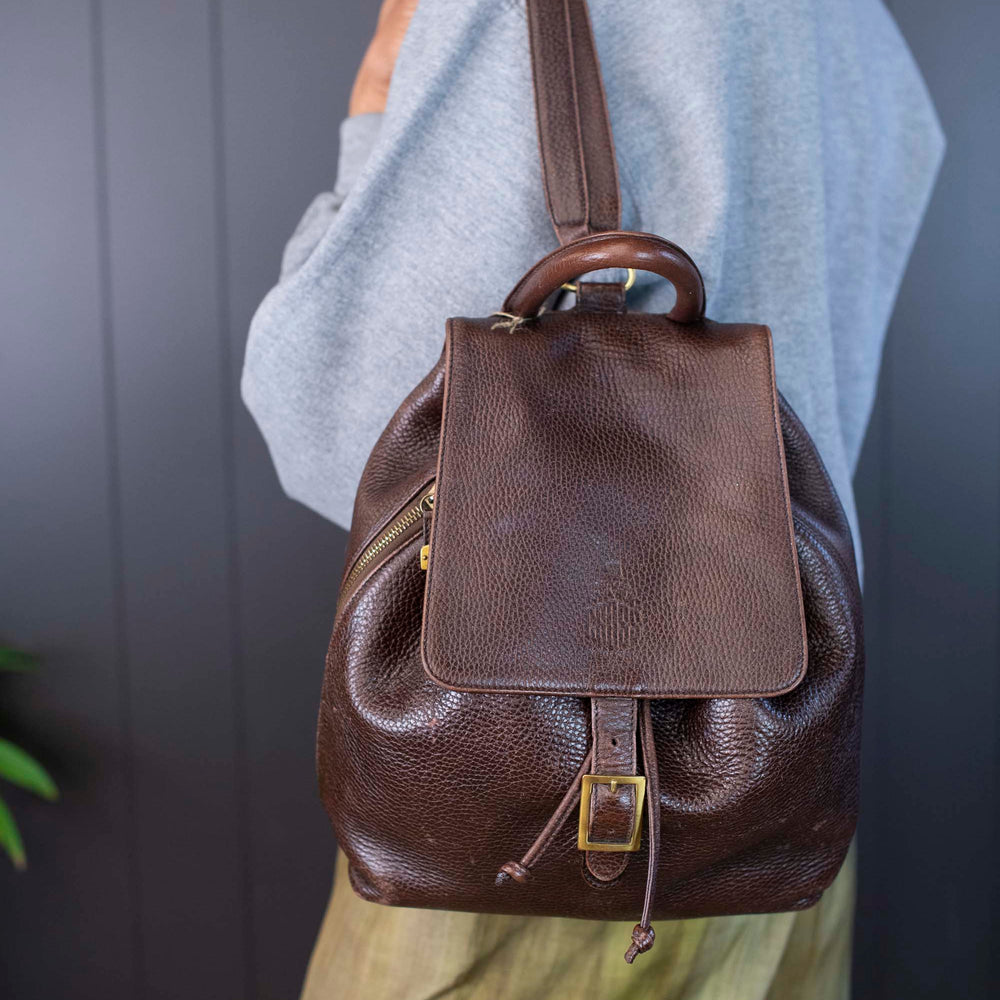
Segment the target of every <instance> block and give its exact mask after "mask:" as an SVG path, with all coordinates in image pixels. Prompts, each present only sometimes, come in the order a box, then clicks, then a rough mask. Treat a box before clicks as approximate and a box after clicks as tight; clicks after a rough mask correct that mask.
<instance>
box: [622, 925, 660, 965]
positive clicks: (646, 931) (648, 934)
mask: <svg viewBox="0 0 1000 1000" xmlns="http://www.w3.org/2000/svg"><path fill="white" fill-rule="evenodd" d="M655 940H656V932H655V931H654V930H653V928H652V927H651V926H650V927H643V926H642V924H636V925H635V927H633V928H632V943H631V944H630V945H629V946H628V951H627V952H625V961H626V962H628V964H629V965H631V964H632V963H633V962H634V961H635V956H636V955H641V954H642V953H643V952H646V951H649V949H650V948H652V947H653V942H654V941H655Z"/></svg>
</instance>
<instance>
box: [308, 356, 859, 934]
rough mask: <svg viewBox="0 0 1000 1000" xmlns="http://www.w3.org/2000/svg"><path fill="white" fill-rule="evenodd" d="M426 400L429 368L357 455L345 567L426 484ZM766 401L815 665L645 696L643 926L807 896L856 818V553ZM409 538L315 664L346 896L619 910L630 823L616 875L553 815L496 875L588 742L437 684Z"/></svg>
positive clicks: (632, 900) (433, 396) (793, 433)
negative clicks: (769, 682)
mask: <svg viewBox="0 0 1000 1000" xmlns="http://www.w3.org/2000/svg"><path fill="white" fill-rule="evenodd" d="M442 392H443V364H442V363H441V362H439V363H438V365H437V366H436V367H435V369H434V370H433V371H432V373H431V374H430V375H429V376H428V378H427V379H425V380H424V382H423V383H421V385H420V386H419V387H418V388H417V389H416V390H415V391H414V392H413V393H412V394H411V396H410V397H409V398H408V400H407V401H406V402H404V403H403V405H402V407H401V408H400V413H399V414H397V418H396V419H395V420H394V421H393V423H392V424H391V425H390V427H389V428H387V430H386V433H385V434H384V435H383V437H382V439H381V441H380V442H379V444H378V445H377V446H376V448H375V450H374V451H373V452H372V456H371V459H370V461H369V464H368V467H367V469H366V471H365V474H364V480H363V482H362V486H361V489H360V490H359V494H358V496H359V500H358V511H357V515H356V521H357V524H356V528H357V530H356V531H352V539H351V542H350V548H349V552H348V565H350V564H351V563H352V562H353V560H354V558H356V556H357V555H358V553H359V551H360V550H361V549H362V548H363V546H364V543H365V541H366V538H367V536H368V535H369V534H370V533H371V531H372V530H374V529H373V526H374V525H375V524H376V523H377V522H379V521H383V522H384V521H387V520H389V519H390V518H391V513H393V512H394V509H393V511H391V512H390V510H389V508H390V507H393V505H394V504H395V503H396V501H397V498H398V497H399V496H400V495H401V494H402V493H405V492H407V490H405V489H402V488H400V487H399V485H398V482H397V477H398V476H399V475H400V472H402V474H403V476H404V478H406V479H407V482H408V483H415V482H417V481H418V480H421V479H424V478H426V480H428V481H429V480H431V479H432V478H433V476H434V473H435V467H436V464H437V452H438V437H437V434H435V433H434V432H433V431H432V428H433V427H434V425H435V423H436V422H437V423H438V426H439V422H440V415H441V407H442ZM780 406H781V409H780V416H781V427H782V434H783V440H784V452H785V460H786V466H787V470H788V482H789V490H790V495H791V503H792V512H793V517H794V526H795V537H796V546H797V551H798V563H799V571H800V579H801V586H802V597H803V606H804V612H805V620H806V626H807V633H808V640H809V667H808V670H807V672H806V675H805V677H804V679H803V680H802V683H801V684H799V685H798V687H796V688H795V689H794V690H793V691H791V692H790V693H788V694H784V695H779V696H776V697H770V698H760V699H749V698H743V699H731V698H714V699H698V698H689V699H674V700H658V701H654V702H653V703H652V706H651V708H652V712H651V714H652V725H653V729H654V732H655V746H656V757H657V761H658V765H659V768H658V769H659V774H660V802H659V815H660V820H661V829H662V835H661V836H662V843H661V853H660V858H659V865H658V868H657V876H658V878H657V888H656V893H655V900H654V902H653V905H652V916H653V918H654V919H655V918H668V917H669V918H680V917H696V916H710V915H718V914H731V913H756V912H766V911H779V910H789V909H799V908H802V907H805V906H809V905H811V904H812V903H814V902H815V901H816V900H817V899H818V898H819V896H820V894H821V893H822V891H823V889H824V888H826V886H828V885H829V883H830V882H831V881H832V880H833V878H834V876H835V875H836V873H837V871H838V869H839V867H840V865H841V863H842V861H843V858H844V856H845V854H846V851H847V848H848V846H849V843H850V840H851V836H852V834H853V831H854V827H855V822H856V816H857V806H858V777H859V775H858V768H859V741H860V740H859V738H860V724H861V692H862V683H863V681H862V678H863V669H864V651H863V642H862V621H861V599H860V592H859V589H858V582H857V572H856V569H855V564H854V550H853V546H852V543H851V538H850V531H849V528H848V526H847V522H846V519H845V517H844V514H843V511H842V509H841V507H840V503H839V501H838V500H837V497H836V495H835V493H834V491H833V488H832V486H831V484H830V481H829V478H828V477H827V475H826V472H825V470H824V468H823V466H822V463H821V462H820V460H819V457H818V456H817V454H816V451H815V448H814V446H813V444H812V442H811V440H810V439H809V436H808V434H807V433H806V432H805V430H804V429H803V427H802V425H801V424H800V423H799V421H798V419H797V418H796V417H795V415H794V414H793V413H792V411H791V409H790V408H789V407H788V406H787V404H785V403H784V401H783V400H782V401H781V404H780ZM397 432H398V434H399V435H401V436H400V437H397ZM404 440H405V445H404V444H403V443H402V442H403V441H404ZM404 453H405V463H403V464H402V466H401V465H400V463H401V461H402V458H403V454H404ZM407 489H408V487H407ZM382 497H386V498H387V499H385V500H383V499H382ZM362 498H363V499H362ZM388 498H391V499H388ZM420 542H421V539H420V538H419V536H418V537H416V538H414V539H412V540H411V541H410V542H408V543H407V544H406V545H404V546H403V547H402V548H400V549H399V550H397V551H396V552H395V553H394V554H393V555H392V556H391V557H390V558H388V559H386V560H385V562H384V563H383V564H382V566H381V567H380V569H379V570H378V571H377V572H375V573H374V574H372V576H371V577H370V578H369V579H368V581H367V582H366V583H365V584H364V585H362V586H361V587H360V588H358V589H357V590H356V591H355V592H354V594H353V595H352V596H351V597H350V598H349V599H348V600H347V601H346V602H345V604H344V605H343V607H342V608H341V609H340V612H339V613H338V616H337V619H336V622H335V625H334V630H333V635H332V638H331V642H330V648H329V654H328V658H327V666H326V673H325V679H324V685H323V694H322V701H321V708H320V717H319V731H318V741H317V757H318V768H319V780H320V790H321V794H322V798H323V801H324V804H325V806H326V809H327V811H328V813H329V815H330V819H331V821H332V824H333V827H334V830H335V832H336V835H337V838H338V841H339V843H340V846H341V847H342V848H343V850H344V851H345V852H346V854H347V856H348V858H349V860H350V863H351V872H352V884H353V886H354V888H355V890H356V891H357V892H358V893H359V894H360V895H362V896H363V897H364V898H366V899H370V900H373V901H376V902H382V903H393V904H398V905H404V906H423V907H432V908H434V907H436V908H443V909H452V910H472V911H478V912H495V913H523V914H538V915H552V916H560V915H561V916H575V917H585V918H594V919H616V920H624V919H630V918H631V919H634V917H635V914H636V912H637V911H638V908H639V907H640V906H641V905H642V901H643V893H644V888H645V881H646V872H645V868H646V862H647V856H648V855H647V852H648V850H649V844H648V838H647V837H646V836H645V835H644V837H643V844H642V848H641V850H640V851H639V852H638V853H636V854H634V855H631V856H630V862H629V864H628V867H627V868H626V870H625V871H624V873H623V874H622V876H621V877H620V878H618V879H616V880H615V881H613V882H611V883H609V884H607V885H606V886H604V887H600V884H599V883H596V881H595V880H593V879H592V878H588V877H587V876H585V875H584V871H585V864H584V856H583V854H581V852H580V851H578V850H577V843H576V840H577V831H576V824H575V823H574V822H572V821H568V822H566V823H565V824H564V825H563V827H562V828H561V829H560V830H559V831H558V833H557V834H556V835H555V836H554V837H553V840H552V842H551V844H550V846H549V847H548V848H547V849H546V853H545V857H544V861H543V863H541V864H539V865H538V866H537V867H536V868H535V869H533V871H532V874H531V878H530V879H529V880H528V881H527V882H526V884H524V885H515V886H512V885H497V884H495V881H494V873H495V872H496V871H497V870H499V869H500V868H501V867H502V866H503V865H504V864H505V863H507V862H508V861H509V859H510V858H513V857H520V856H521V854H522V853H523V852H524V851H525V850H526V849H527V847H528V846H529V845H530V843H531V842H532V840H533V838H534V835H535V833H536V832H537V831H538V830H541V829H542V828H543V826H544V825H545V823H546V822H547V820H548V819H549V817H550V816H551V815H552V813H553V812H554V811H555V809H556V807H557V806H558V804H559V802H560V801H561V799H562V798H563V795H564V793H565V792H566V790H567V789H568V788H569V787H570V786H571V784H572V783H573V781H574V779H575V777H576V775H577V772H578V771H579V769H580V767H581V765H582V763H583V762H584V760H585V758H586V757H587V755H588V753H589V752H590V749H591V726H590V717H591V708H590V702H589V700H588V699H586V698H580V697H560V696H554V695H513V694H472V693H462V692H458V691H451V690H447V689H445V688H443V687H441V686H440V685H438V684H435V683H434V681H432V680H431V679H430V678H429V677H428V676H427V674H426V672H425V671H424V669H423V664H422V662H421V655H420V633H421V616H422V610H423V600H424V588H425V576H426V574H425V573H424V572H423V571H422V570H421V569H420V566H419V559H418V554H419V547H420Z"/></svg>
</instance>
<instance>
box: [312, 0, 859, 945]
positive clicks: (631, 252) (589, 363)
mask: <svg viewBox="0 0 1000 1000" xmlns="http://www.w3.org/2000/svg"><path fill="white" fill-rule="evenodd" d="M528 15H529V25H530V36H531V44H532V60H533V70H534V82H535V93H536V102H537V112H538V127H539V139H540V145H541V155H542V164H543V173H544V178H545V187H546V195H547V201H548V205H549V211H550V214H551V216H552V220H553V224H554V226H555V229H556V233H557V235H558V237H559V240H560V242H561V243H562V244H563V245H562V246H561V247H560V248H559V249H557V250H555V251H554V252H553V253H551V254H549V255H548V256H547V257H545V258H543V259H542V260H541V261H540V262H539V263H538V264H536V265H535V266H534V267H533V268H532V269H531V270H530V271H529V272H528V273H527V274H526V275H525V276H524V277H523V278H522V279H521V280H520V281H519V282H518V284H517V285H516V286H515V287H514V290H513V291H512V292H511V294H510V296H509V297H508V299H507V301H506V303H505V304H504V306H503V310H502V312H500V313H497V314H494V315H493V316H490V317H489V318H486V319H453V320H450V321H449V323H448V328H447V335H446V341H445V348H444V353H443V355H442V358H441V360H440V361H439V362H438V364H437V365H436V366H435V368H434V369H433V371H431V372H430V374H429V375H428V376H427V377H426V378H425V379H424V380H423V382H421V383H420V385H418V386H417V387H416V389H414V391H413V392H412V393H411V394H410V396H409V398H408V399H407V400H406V401H405V402H404V403H403V405H402V406H401V407H400V408H399V410H398V412H397V413H396V415H395V416H394V417H393V419H392V422H391V423H390V424H389V426H388V427H387V428H386V430H385V432H384V433H383V435H382V437H381V438H380V440H379V442H378V444H377V445H376V446H375V449H374V450H373V452H372V454H371V458H370V459H369V462H368V465H367V467H366V469H365V472H364V475H363V477H362V480H361V484H360V486H359V488H358V495H357V501H356V505H355V509H354V521H353V525H352V528H351V536H350V543H349V547H348V557H347V568H346V570H345V574H344V578H343V581H342V584H341V591H340V599H339V603H338V608H337V615H336V621H335V624H334V629H333V637H332V640H331V642H330V651H329V656H328V659H327V665H326V678H325V683H324V688H323V699H322V706H321V710H320V719H319V736H318V763H319V777H320V785H321V790H322V795H323V800H324V803H325V805H326V808H327V810H328V812H329V814H330V818H331V820H332V822H333V827H334V829H335V831H336V834H337V838H338V841H339V844H340V846H341V848H342V849H343V850H344V851H345V852H346V854H347V856H348V858H349V860H350V872H351V881H352V884H353V887H354V889H355V891H356V892H358V893H359V894H360V895H361V896H362V897H364V898H365V899H369V900H373V901H375V902H381V903H389V904H395V905H400V906H418V907H433V908H443V909H452V910H473V911H481V912H495V913H522V914H536V915H560V916H570V917H587V918H594V919H624V918H627V917H628V916H629V915H631V914H634V913H637V912H639V911H640V909H641V913H642V918H641V922H640V923H639V924H637V925H636V928H635V930H634V931H633V935H632V944H631V946H630V947H629V950H628V952H627V954H626V959H627V960H628V961H632V959H633V958H634V957H635V955H636V954H637V953H639V952H642V951H645V950H647V949H648V948H649V947H650V946H651V945H652V942H653V930H652V927H651V926H650V920H651V919H652V918H653V917H654V916H656V917H660V918H680V917H696V916H710V915H718V914H734V913H757V912H768V911H778V910H794V909H800V908H804V907H807V906H810V905H812V904H813V903H815V902H816V901H817V900H818V899H819V897H820V895H821V893H822V892H823V890H824V889H825V888H826V887H827V886H828V885H829V884H830V882H831V881H832V880H833V878H834V876H835V875H836V873H837V871H838V869H839V868H840V865H841V863H842V861H843V859H844V856H845V853H846V851H847V848H848V845H849V843H850V840H851V837H852V834H853V831H854V826H855V821H856V813H857V801H858V759H859V755H858V751H859V736H860V722H861V688H862V676H863V664H864V654H863V644H862V626H861V603H860V594H859V588H858V579H857V571H856V568H855V562H854V549H853V546H852V542H851V537H850V531H849V528H848V525H847V521H846V518H845V517H844V513H843V510H842V509H841V506H840V503H839V502H838V499H837V496H836V494H835V492H834V490H833V487H832V485H831V483H830V480H829V478H828V476H827V474H826V472H825V470H824V468H823V465H822V462H821V461H820V459H819V457H818V456H817V454H816V450H815V447H814V446H813V443H812V441H811V440H810V438H809V435H808V434H807V433H806V432H805V430H804V429H803V427H802V425H801V424H800V423H799V421H798V419H797V418H796V416H795V414H794V413H793V412H792V411H791V409H790V408H789V407H788V405H787V404H786V403H785V401H784V400H783V399H782V398H781V397H780V396H779V395H778V393H777V390H776V388H775V381H774V365H773V358H772V353H771V337H770V331H769V330H768V329H767V327H764V326H758V325H752V324H746V325H744V324H718V323H713V322H711V321H710V320H707V319H704V317H703V313H704V289H703V285H702V281H701V276H700V274H699V272H698V269H697V268H696V267H695V265H694V263H693V262H692V261H691V259H690V258H689V257H688V256H687V254H685V253H684V252H683V251H682V250H681V249H679V248H678V247H676V246H674V245H673V244H671V243H669V242H667V241H666V240H663V239H660V238H659V237H656V236H652V235H649V234H643V233H628V232H620V231H619V226H620V221H619V220H620V207H619V191H618V178H617V169H616V166H615V158H614V148H613V145H612V138H611V130H610V125H609V122H608V117H607V109H606V107H605V100H604V92H603V87H602V83H601V78H600V70H599V66H598V63H597V57H596V53H595V50H594V42H593V37H592V34H591V30H590V25H589V21H588V16H587V8H586V3H585V2H584V0H529V2H528ZM499 210H502V206H498V211H499ZM604 268H640V269H643V270H647V271H652V272H655V273H657V274H659V275H662V276H663V277H665V278H667V279H668V280H669V281H670V282H671V283H672V284H673V285H674V287H675V289H676V292H677V300H676V304H675V306H674V308H673V310H672V311H671V312H670V313H669V314H668V315H665V316H663V315H647V314H634V313H629V312H627V310H626V304H625V298H626V296H625V287H624V286H623V285H622V284H621V283H598V282H593V281H591V282H581V283H580V284H579V286H578V287H576V289H575V290H576V295H577V298H576V305H575V307H574V308H573V309H566V310H562V309H556V310H550V311H543V306H544V304H545V303H546V302H547V301H548V300H549V298H550V296H551V295H552V294H553V293H554V292H556V291H557V290H558V289H559V288H560V286H561V285H562V284H563V283H564V282H567V281H569V280H571V279H573V278H576V277H577V276H578V275H581V274H585V273H588V272H591V271H595V270H600V269H604ZM574 812H575V813H576V816H575V818H574V820H573V821H572V822H570V820H569V817H570V814H571V813H574ZM644 813H645V815H646V822H645V823H643V815H644ZM515 859H519V860H515ZM643 900H644V902H643Z"/></svg>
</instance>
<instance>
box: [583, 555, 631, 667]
mask: <svg viewBox="0 0 1000 1000" xmlns="http://www.w3.org/2000/svg"><path fill="white" fill-rule="evenodd" d="M596 589H597V593H596V594H595V599H594V602H593V604H592V605H591V607H590V611H589V612H588V614H587V639H588V641H589V643H590V645H592V646H597V647H599V648H601V649H605V650H608V651H610V652H620V651H621V650H625V649H628V648H629V647H630V646H631V645H632V644H633V643H634V642H635V641H636V637H637V634H638V632H639V629H640V628H641V627H642V610H641V608H640V607H639V605H638V604H637V602H636V601H635V599H634V596H633V591H632V586H631V584H630V582H629V580H628V578H627V577H626V574H625V568H624V565H623V563H622V558H621V553H620V551H618V552H615V553H614V554H613V555H612V556H611V557H610V558H608V559H607V560H606V561H605V563H604V567H603V572H602V573H601V577H600V580H599V582H598V586H597V588H596Z"/></svg>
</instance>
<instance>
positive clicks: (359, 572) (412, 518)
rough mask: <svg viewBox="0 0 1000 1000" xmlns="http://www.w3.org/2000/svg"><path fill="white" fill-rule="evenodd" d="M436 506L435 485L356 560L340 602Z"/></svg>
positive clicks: (346, 580)
mask: <svg viewBox="0 0 1000 1000" xmlns="http://www.w3.org/2000/svg"><path fill="white" fill-rule="evenodd" d="M433 506H434V486H433V484H432V485H431V487H430V488H429V489H427V490H425V491H424V492H423V493H421V494H420V496H419V497H418V498H417V499H416V500H415V501H414V502H413V503H412V504H411V505H410V506H409V507H406V508H405V509H403V510H402V511H400V512H399V514H397V515H396V517H395V519H394V520H393V521H392V523H391V524H389V526H388V527H387V528H386V529H385V530H384V531H382V532H380V534H379V535H378V536H377V537H376V538H374V539H373V540H372V541H371V542H370V543H369V544H368V545H367V546H366V547H365V550H364V551H363V552H362V553H361V555H359V556H358V558H357V559H355V560H354V565H353V566H352V567H351V571H350V572H349V573H348V574H347V577H346V578H345V580H344V584H343V586H342V587H341V588H340V601H339V602H338V604H341V605H342V604H344V603H345V602H346V601H347V599H348V597H350V595H351V593H352V592H353V590H354V587H355V585H356V584H357V583H358V582H359V581H360V580H361V577H362V576H364V574H365V571H366V570H367V569H369V568H370V567H371V566H372V564H373V563H374V562H375V560H377V559H378V558H379V556H381V555H386V554H388V553H389V551H390V550H391V549H393V548H395V546H394V544H393V543H394V542H402V541H403V540H404V539H406V536H408V535H409V534H410V533H411V530H412V529H414V528H415V527H416V526H417V525H418V524H421V523H422V522H423V521H424V520H425V517H426V514H427V513H428V512H429V510H430V509H431V508H433Z"/></svg>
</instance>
